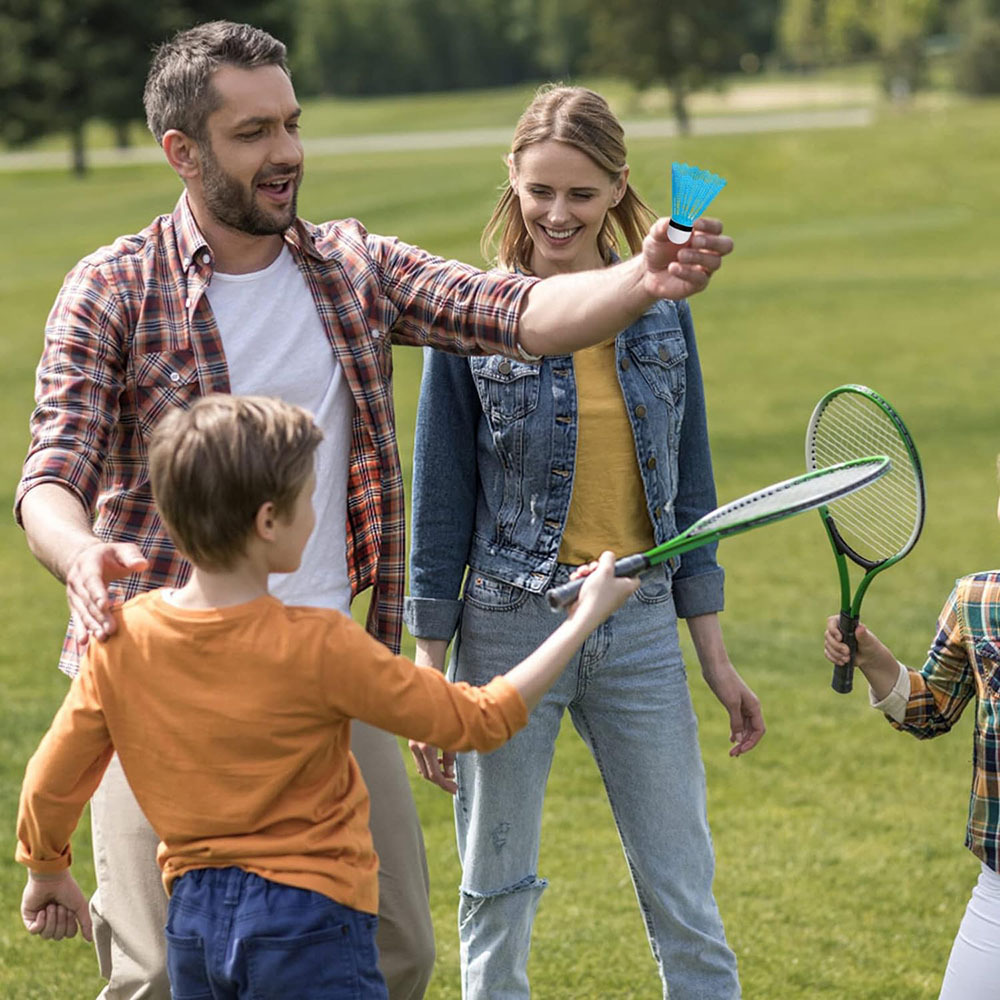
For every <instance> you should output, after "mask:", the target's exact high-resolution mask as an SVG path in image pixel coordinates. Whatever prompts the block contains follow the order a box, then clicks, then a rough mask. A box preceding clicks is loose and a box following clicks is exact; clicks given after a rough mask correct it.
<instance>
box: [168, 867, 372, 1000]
mask: <svg viewBox="0 0 1000 1000" xmlns="http://www.w3.org/2000/svg"><path fill="white" fill-rule="evenodd" d="M377 923H378V918H377V917H375V916H373V915H372V914H370V913H361V912H360V911H358V910H352V909H351V908H350V907H347V906H342V905H341V904H340V903H336V902H334V901H333V900H332V899H330V898H329V897H327V896H323V895H321V894H320V893H316V892H309V891H308V890H306V889H296V888H293V887H292V886H287V885H281V884H279V883H277V882H271V881H269V880H268V879H263V878H261V877H260V876H258V875H254V874H251V873H250V872H245V871H243V870H242V869H240V868H201V869H198V870H196V871H191V872H188V873H187V874H185V875H182V876H181V877H180V878H179V879H178V880H177V881H176V882H175V883H174V885H173V892H172V895H171V897H170V908H169V910H168V913H167V969H168V971H169V973H170V992H171V996H172V997H173V998H174V1000H289V998H291V997H295V998H296V1000H321V998H322V1000H388V993H387V992H386V987H385V981H384V980H383V978H382V973H381V972H380V971H379V968H378V951H377V949H376V947H375V927H376V924H377Z"/></svg>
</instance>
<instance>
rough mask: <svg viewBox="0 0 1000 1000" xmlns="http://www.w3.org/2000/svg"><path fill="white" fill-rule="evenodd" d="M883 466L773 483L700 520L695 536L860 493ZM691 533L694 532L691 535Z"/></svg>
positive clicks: (874, 462)
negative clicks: (855, 491)
mask: <svg viewBox="0 0 1000 1000" xmlns="http://www.w3.org/2000/svg"><path fill="white" fill-rule="evenodd" d="M860 457H865V456H860ZM883 464H884V463H883V462H882V461H881V460H878V459H873V460H872V461H871V462H867V463H856V464H853V465H851V466H848V467H837V468H833V469H822V470H820V471H819V472H816V473H812V474H810V475H809V476H799V477H797V478H795V479H789V480H786V481H785V482H782V483H775V484H774V485H773V486H769V487H767V488H766V489H763V490H759V491H758V492H756V493H751V494H749V495H748V496H745V497H740V499H739V500H734V501H733V502H732V503H728V504H726V505H725V506H723V507H720V508H719V509H718V510H715V511H713V512H712V513H711V514H708V515H706V516H705V517H703V518H702V519H701V520H700V521H698V522H697V524H696V525H692V528H695V529H697V532H696V533H697V534H701V533H703V532H708V531H712V532H715V531H720V530H722V529H725V528H728V527H732V526H736V525H739V526H741V527H752V526H753V525H755V524H761V523H764V522H766V521H768V520H773V519H776V518H778V517H781V516H784V515H786V514H791V513H795V512H796V511H799V510H807V509H809V508H810V507H818V506H819V505H820V504H825V503H830V502H831V501H832V500H833V499H834V498H836V497H842V496H843V495H844V494H845V493H846V492H847V491H850V490H859V489H860V488H861V487H862V486H864V485H865V484H866V483H870V485H869V486H868V487H867V488H868V489H872V488H873V487H874V486H876V485H878V481H877V480H876V481H875V482H872V480H873V479H875V477H876V476H878V475H879V474H880V470H881V468H882V466H883ZM881 478H882V479H885V478H886V475H882V476H881ZM849 495H850V494H848V496H849ZM693 534H695V532H692V535H693Z"/></svg>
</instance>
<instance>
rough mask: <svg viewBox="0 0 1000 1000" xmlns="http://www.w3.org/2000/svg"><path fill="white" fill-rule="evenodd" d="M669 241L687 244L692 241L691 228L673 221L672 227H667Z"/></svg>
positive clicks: (671, 222)
mask: <svg viewBox="0 0 1000 1000" xmlns="http://www.w3.org/2000/svg"><path fill="white" fill-rule="evenodd" d="M667 239H669V240H670V242H671V243H687V241H688V240H689V239H691V227H690V226H685V225H684V224H683V223H680V222H674V220H673V219H671V220H670V225H669V226H667Z"/></svg>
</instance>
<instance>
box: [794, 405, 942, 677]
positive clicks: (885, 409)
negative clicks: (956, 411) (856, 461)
mask: <svg viewBox="0 0 1000 1000" xmlns="http://www.w3.org/2000/svg"><path fill="white" fill-rule="evenodd" d="M872 452H879V453H880V454H884V455H888V456H889V459H890V460H891V462H892V468H891V469H890V471H889V473H888V475H886V476H884V477H883V478H882V479H881V480H880V481H879V482H878V483H876V484H875V485H874V486H873V487H872V489H870V490H864V491H862V492H859V493H854V494H852V495H850V496H845V497H842V498H839V499H836V500H832V501H830V502H828V503H826V504H824V505H823V506H822V507H820V509H819V512H820V516H821V517H822V518H823V524H824V525H825V526H826V531H827V534H828V535H829V537H830V543H831V544H832V545H833V551H834V555H835V556H836V559H837V571H838V573H839V574H840V632H841V635H842V636H843V638H844V642H845V643H846V644H847V646H848V648H849V649H850V650H851V659H850V662H848V663H846V664H844V665H842V666H835V667H834V670H833V685H832V686H833V690H834V691H837V692H839V693H841V694H846V693H847V692H848V691H850V690H851V688H852V686H853V679H854V658H855V654H856V653H857V648H858V645H857V640H856V639H855V637H854V630H855V629H856V628H857V624H858V616H859V614H860V611H861V601H862V599H863V598H864V596H865V592H866V591H867V590H868V587H869V585H870V584H871V582H872V580H873V579H874V578H875V576H876V574H878V573H881V572H882V570H884V569H888V568H889V567H890V566H892V565H893V564H894V563H897V562H899V560H900V559H902V558H903V556H905V555H906V554H907V552H909V551H910V549H912V548H913V546H914V545H915V544H916V542H917V539H918V538H919V537H920V529H921V528H922V527H923V523H924V506H925V498H924V476H923V472H922V470H921V468H920V458H919V456H918V455H917V449H916V447H915V446H914V444H913V440H912V438H911V437H910V433H909V431H907V429H906V425H905V424H904V423H903V421H902V420H901V419H900V417H899V414H898V413H897V412H896V411H895V410H894V409H893V408H892V407H891V406H890V405H889V403H887V402H886V401H885V400H884V399H883V398H882V397H881V396H880V395H879V394H878V393H877V392H875V391H873V390H872V389H869V388H867V387H866V386H863V385H842V386H839V387H838V388H836V389H833V390H831V391H830V392H828V393H827V394H826V395H825V396H824V397H823V398H822V399H821V400H820V401H819V403H817V404H816V409H815V410H814V411H813V415H812V418H811V420H810V421H809V429H808V430H807V431H806V467H807V468H809V469H816V468H819V467H822V466H828V465H830V464H831V463H833V462H844V461H847V460H849V459H852V458H857V457H859V456H860V455H870V454H871V453H872ZM845 557H846V558H845ZM847 559H851V560H852V561H853V562H855V563H857V564H858V565H859V566H860V567H861V568H862V569H863V570H865V575H864V577H863V579H862V580H861V582H860V583H859V584H858V589H857V590H856V591H855V593H854V599H853V600H851V580H850V576H849V575H848V572H847Z"/></svg>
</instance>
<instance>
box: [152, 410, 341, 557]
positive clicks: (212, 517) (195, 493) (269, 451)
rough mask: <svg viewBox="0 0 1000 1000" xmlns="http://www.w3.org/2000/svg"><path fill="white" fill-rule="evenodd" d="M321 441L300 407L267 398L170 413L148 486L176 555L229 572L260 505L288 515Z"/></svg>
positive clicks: (160, 429)
mask: <svg viewBox="0 0 1000 1000" xmlns="http://www.w3.org/2000/svg"><path fill="white" fill-rule="evenodd" d="M322 437H323V433H322V431H320V429H319V428H318V427H317V426H316V424H315V423H314V422H313V418H312V417H311V416H310V415H309V413H307V412H306V411H305V410H303V409H302V408H301V407H298V406H293V405H292V404H291V403H285V402H283V401H282V400H280V399H271V398H269V397H266V396H223V395H214V396H205V397H203V398H202V399H199V400H198V401H197V402H196V403H195V404H194V405H193V406H192V407H191V408H190V409H187V410H181V409H175V410H171V411H170V412H169V413H168V414H167V415H166V416H165V417H164V418H163V419H162V420H161V421H160V423H159V424H158V425H157V427H156V430H155V431H154V433H153V437H152V441H151V443H150V448H149V478H150V483H151V485H152V488H153V499H154V500H155V501H156V505H157V508H158V509H159V512H160V517H161V518H162V519H163V523H164V524H165V525H166V528H167V530H168V531H169V532H170V536H171V538H173V540H174V544H175V545H176V546H177V548H178V550H179V551H180V552H181V553H183V555H185V556H186V557H187V558H188V559H190V560H191V561H192V562H194V563H196V564H197V565H199V566H202V567H204V568H206V569H210V570H227V569H232V567H233V565H234V564H235V562H236V560H237V559H238V558H239V557H240V556H242V555H243V554H245V552H246V545H247V541H248V539H249V536H250V532H251V531H252V530H253V524H254V518H255V517H256V516H257V511H258V510H260V507H261V505H262V504H265V503H267V502H269V501H270V502H272V503H273V504H274V507H275V512H276V513H277V514H278V515H279V516H283V515H289V514H290V513H291V511H292V509H293V507H294V505H295V501H296V499H297V497H298V495H299V493H300V492H301V490H302V487H303V485H304V484H305V482H306V480H307V479H308V478H309V474H310V472H312V469H313V456H314V453H315V451H316V446H317V445H318V444H319V442H320V441H321V440H322Z"/></svg>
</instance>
